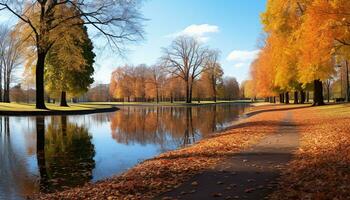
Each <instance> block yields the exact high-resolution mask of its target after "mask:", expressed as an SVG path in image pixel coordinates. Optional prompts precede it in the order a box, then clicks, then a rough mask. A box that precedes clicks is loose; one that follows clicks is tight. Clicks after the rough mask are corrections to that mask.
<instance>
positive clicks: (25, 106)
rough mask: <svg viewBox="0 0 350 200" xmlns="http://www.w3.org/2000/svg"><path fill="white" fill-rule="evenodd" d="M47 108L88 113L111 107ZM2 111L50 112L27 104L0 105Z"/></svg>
mask: <svg viewBox="0 0 350 200" xmlns="http://www.w3.org/2000/svg"><path fill="white" fill-rule="evenodd" d="M46 106H47V108H48V109H49V110H51V111H87V110H96V109H104V108H110V107H111V106H109V105H100V104H69V107H61V106H59V105H57V104H52V103H47V104H46ZM0 111H16V112H38V111H40V112H42V111H48V110H43V109H36V108H35V104H27V103H0Z"/></svg>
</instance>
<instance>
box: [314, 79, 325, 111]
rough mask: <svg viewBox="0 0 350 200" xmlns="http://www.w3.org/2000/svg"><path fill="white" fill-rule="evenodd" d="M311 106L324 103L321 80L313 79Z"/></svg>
mask: <svg viewBox="0 0 350 200" xmlns="http://www.w3.org/2000/svg"><path fill="white" fill-rule="evenodd" d="M312 105H313V106H321V105H324V101H323V86H322V81H320V80H314V102H313V104H312Z"/></svg>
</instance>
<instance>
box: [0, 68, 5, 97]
mask: <svg viewBox="0 0 350 200" xmlns="http://www.w3.org/2000/svg"><path fill="white" fill-rule="evenodd" d="M1 70H2V66H1V65H0V102H3V100H4V99H3V98H2V97H3V96H2V92H3V91H2V74H1Z"/></svg>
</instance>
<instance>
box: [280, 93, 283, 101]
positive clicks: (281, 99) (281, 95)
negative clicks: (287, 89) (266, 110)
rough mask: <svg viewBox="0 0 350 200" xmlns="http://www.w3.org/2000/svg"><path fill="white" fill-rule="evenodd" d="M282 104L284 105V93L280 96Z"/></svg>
mask: <svg viewBox="0 0 350 200" xmlns="http://www.w3.org/2000/svg"><path fill="white" fill-rule="evenodd" d="M280 103H284V94H283V93H281V94H280Z"/></svg>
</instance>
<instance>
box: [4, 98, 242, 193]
mask: <svg viewBox="0 0 350 200" xmlns="http://www.w3.org/2000/svg"><path fill="white" fill-rule="evenodd" d="M247 107H248V104H221V105H208V106H194V107H167V106H164V107H158V106H123V107H121V110H119V111H117V112H114V113H102V114H91V115H81V116H46V117H40V116H39V117H4V116H0V124H1V126H0V199H6V200H8V199H23V198H25V197H26V196H28V195H32V194H34V193H37V192H39V191H41V192H54V191H57V190H64V189H67V188H70V187H74V186H80V185H84V184H85V183H86V182H89V181H92V182H94V181H98V180H101V179H104V178H108V177H111V176H112V175H117V174H120V173H122V172H124V171H126V170H127V169H129V168H131V167H133V166H134V165H135V164H137V163H139V162H141V161H143V160H145V159H148V158H152V157H154V156H156V155H158V154H160V153H162V152H166V151H169V150H173V149H176V148H181V147H185V146H187V145H191V144H193V143H194V142H196V141H198V140H200V139H201V138H203V137H206V136H208V135H210V134H211V133H213V132H217V131H220V130H222V129H224V128H226V127H228V126H230V125H232V123H234V122H235V121H236V120H238V119H239V115H240V114H242V113H243V112H244V111H245V109H246V108H247Z"/></svg>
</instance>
